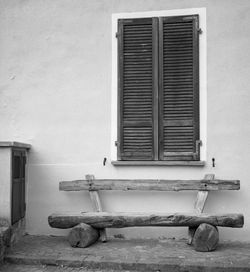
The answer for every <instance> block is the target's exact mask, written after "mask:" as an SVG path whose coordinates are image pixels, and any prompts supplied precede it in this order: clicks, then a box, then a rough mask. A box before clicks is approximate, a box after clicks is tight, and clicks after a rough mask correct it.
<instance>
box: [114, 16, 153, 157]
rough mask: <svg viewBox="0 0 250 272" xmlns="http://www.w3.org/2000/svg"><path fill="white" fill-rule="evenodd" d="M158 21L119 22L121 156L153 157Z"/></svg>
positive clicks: (119, 142)
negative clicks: (156, 25) (156, 22)
mask: <svg viewBox="0 0 250 272" xmlns="http://www.w3.org/2000/svg"><path fill="white" fill-rule="evenodd" d="M154 22H155V20H154V19H152V18H147V19H145V18H144V19H124V20H119V22H118V52H119V59H118V65H119V75H118V89H119V97H118V101H119V102H118V103H119V104H118V107H119V116H118V119H119V121H118V122H119V126H120V127H119V135H118V159H121V160H153V159H154V145H155V142H154V107H153V104H154V99H155V98H154V96H155V91H154V88H155V85H156V84H157V80H156V82H155V80H154V74H155V68H154V67H155V65H154V63H155V61H156V62H157V59H156V58H157V56H155V53H154V51H156V50H155V48H156V45H155V43H154V42H153V40H154V37H155V36H156V33H157V31H156V29H155V23H154Z"/></svg>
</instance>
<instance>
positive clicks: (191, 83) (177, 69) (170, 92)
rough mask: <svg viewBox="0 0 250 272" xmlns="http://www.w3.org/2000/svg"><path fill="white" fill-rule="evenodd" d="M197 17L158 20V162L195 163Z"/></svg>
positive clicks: (197, 67) (197, 86) (196, 140)
mask: <svg viewBox="0 0 250 272" xmlns="http://www.w3.org/2000/svg"><path fill="white" fill-rule="evenodd" d="M197 30H198V15H194V16H178V17H164V18H160V21H159V48H160V49H159V67H160V68H159V72H160V73H159V75H160V79H159V84H160V88H159V106H160V118H159V122H160V150H159V152H160V159H161V160H199V153H198V143H199V141H198V140H199V79H198V73H199V63H198V55H199V53H198V31H197Z"/></svg>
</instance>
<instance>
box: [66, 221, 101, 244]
mask: <svg viewBox="0 0 250 272" xmlns="http://www.w3.org/2000/svg"><path fill="white" fill-rule="evenodd" d="M98 238H99V232H98V230H96V229H94V228H93V227H91V226H90V225H87V224H84V223H81V224H79V225H77V226H75V227H74V228H73V229H72V230H71V231H70V233H69V235H68V241H69V243H70V245H71V246H72V247H88V246H89V245H92V244H94V243H95V242H96V241H97V240H98Z"/></svg>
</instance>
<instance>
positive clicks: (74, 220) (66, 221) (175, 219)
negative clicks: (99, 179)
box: [48, 212, 244, 229]
mask: <svg viewBox="0 0 250 272" xmlns="http://www.w3.org/2000/svg"><path fill="white" fill-rule="evenodd" d="M48 221H49V225H50V226H51V227H53V228H62V229H65V228H72V227H74V226H75V225H77V224H79V223H85V224H89V225H91V226H92V227H94V228H98V229H100V228H101V229H102V228H124V227H135V226H176V227H177V226H189V227H197V226H199V225H200V224H202V223H207V224H211V225H214V226H221V227H232V228H241V227H242V226H243V224H244V217H243V215H242V214H221V215H210V214H200V215H197V214H181V213H172V214H171V213H131V212H127V213H120V212H113V213H108V212H82V213H75V214H73V213H57V214H52V215H50V216H49V218H48Z"/></svg>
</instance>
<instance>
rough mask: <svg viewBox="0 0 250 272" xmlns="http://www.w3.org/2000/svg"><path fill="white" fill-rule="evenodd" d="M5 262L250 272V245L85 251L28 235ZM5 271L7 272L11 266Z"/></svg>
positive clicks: (120, 244)
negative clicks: (205, 249) (212, 248)
mask: <svg viewBox="0 0 250 272" xmlns="http://www.w3.org/2000/svg"><path fill="white" fill-rule="evenodd" d="M5 261H6V262H9V263H12V264H19V265H20V266H19V267H20V272H21V271H28V272H31V271H32V272H33V271H46V272H52V271H53V272H54V271H65V272H68V271H72V272H74V271H81V272H83V271H86V269H89V270H90V271H93V270H95V269H96V270H97V271H103V270H104V271H105V270H106V271H114V270H119V271H121V270H123V271H124V270H134V271H144V272H145V271H168V272H172V271H173V272H177V271H182V272H184V271H185V272H188V271H192V272H196V271H197V272H198V271H199V272H202V271H206V272H208V271H209V272H211V271H212V272H217V271H219V272H222V271H226V272H236V271H237V272H238V271H240V272H243V271H244V272H246V271H248V272H250V244H248V243H239V242H221V243H220V245H219V246H218V248H217V250H216V251H214V252H205V253H203V252H196V251H195V250H194V249H193V248H192V247H190V246H188V245H187V244H186V241H185V240H182V241H176V240H122V239H114V240H110V241H108V242H107V243H97V244H95V245H92V246H91V247H89V248H85V249H83V248H72V247H70V245H69V244H68V242H67V241H66V239H65V238H64V237H49V236H29V235H27V236H24V237H23V238H22V240H21V241H20V242H19V243H18V244H17V245H16V246H15V247H14V248H13V249H12V250H9V252H8V253H7V255H6V257H5ZM23 265H31V266H29V268H31V269H33V268H32V266H34V269H40V270H34V269H33V270H21V269H22V266H23ZM41 265H46V266H44V267H42V266H41ZM65 266H66V267H65ZM27 267H28V266H26V268H27ZM4 268H5V269H8V265H7V266H5V267H4ZM14 268H15V267H14V266H13V269H12V270H0V271H1V272H2V271H4V272H5V271H6V272H10V271H11V272H12V271H13V272H14V271H19V270H14ZM24 269H25V268H24ZM43 269H45V270H43ZM70 269H71V270H70ZM84 269H85V270H84ZM87 271H88V270H87Z"/></svg>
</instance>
